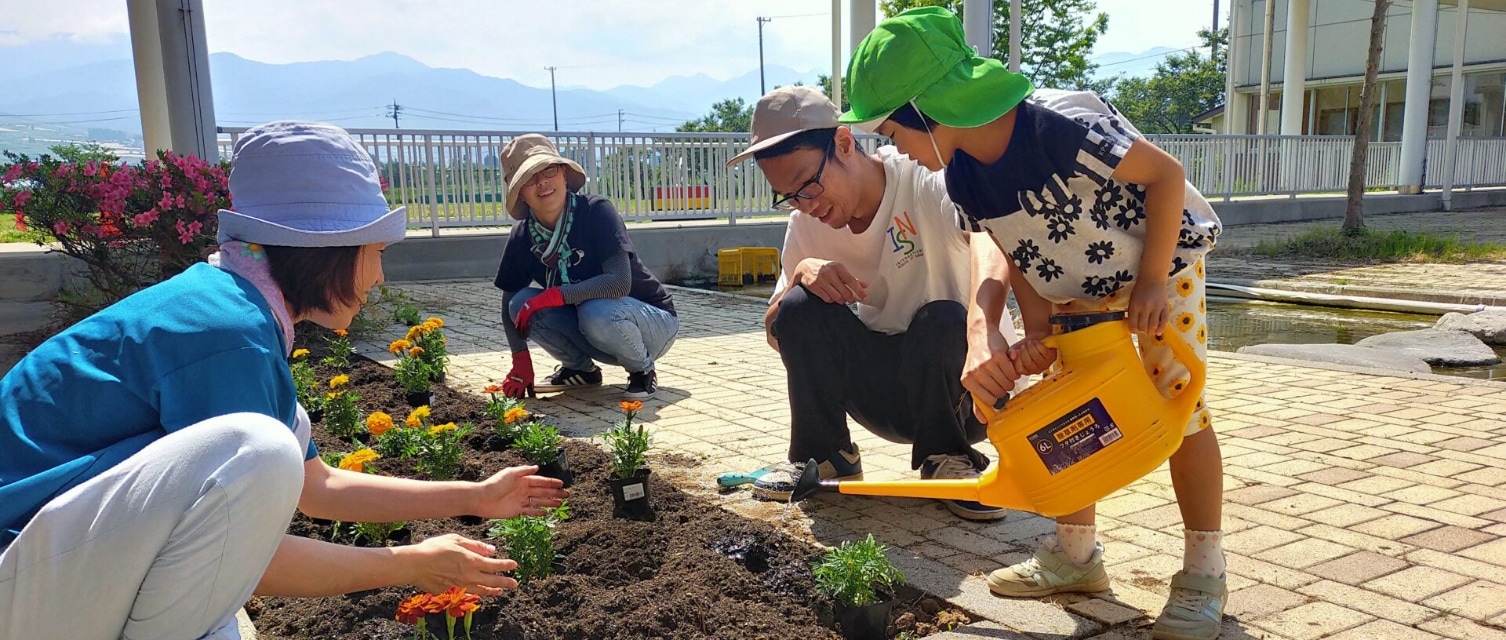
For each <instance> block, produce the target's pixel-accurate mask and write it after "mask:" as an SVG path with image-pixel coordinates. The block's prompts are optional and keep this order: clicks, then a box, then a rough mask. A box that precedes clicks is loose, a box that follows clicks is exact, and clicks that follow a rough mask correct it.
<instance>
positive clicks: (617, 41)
mask: <svg viewBox="0 0 1506 640" xmlns="http://www.w3.org/2000/svg"><path fill="white" fill-rule="evenodd" d="M848 1H849V2H850V1H851V0H848ZM1230 1H1232V0H1224V1H1223V4H1222V5H1221V6H1220V11H1221V12H1223V13H1224V14H1225V15H1227V6H1228V3H1229V2H1230ZM204 4H205V14H206V15H205V19H206V25H207V26H206V31H207V34H206V35H207V37H208V40H209V48H210V50H211V51H216V52H217V51H229V52H232V53H235V54H237V55H240V56H242V57H245V58H249V59H252V60H257V61H261V62H272V63H285V62H298V61H308V60H350V59H354V58H359V57H361V56H365V55H369V54H373V53H379V52H382V51H395V52H397V53H401V54H404V55H407V56H410V57H412V58H415V59H417V60H419V61H421V62H424V63H425V64H428V65H430V66H436V67H462V68H469V69H472V70H475V71H477V72H479V73H482V74H486V75H491V76H499V77H508V78H513V79H515V80H517V81H519V82H522V83H524V84H529V85H534V86H547V85H548V83H549V74H548V72H546V71H545V70H544V67H546V66H555V67H558V68H559V70H558V71H557V73H558V75H559V78H558V81H559V83H560V84H561V85H562V86H564V85H585V86H589V87H592V88H609V87H612V86H616V85H620V84H636V85H650V84H653V83H655V82H658V81H659V80H662V79H664V78H665V77H668V76H672V75H690V74H695V73H704V74H707V75H709V76H712V77H715V78H719V79H725V78H729V77H732V76H736V75H741V74H743V73H746V72H748V71H750V70H753V69H756V68H757V67H758V23H757V22H756V20H755V17H757V16H773V17H774V21H773V22H771V23H769V24H766V25H764V55H765V60H766V61H767V62H768V63H769V64H779V65H784V66H787V67H790V68H793V69H796V70H801V71H804V70H807V69H820V70H821V71H823V72H824V71H825V70H827V69H829V68H830V66H831V19H830V15H829V11H830V7H831V5H830V3H829V2H824V1H822V0H756V1H755V0H690V1H688V2H687V1H685V0H554V1H552V2H551V1H544V2H539V1H530V2H517V1H515V0H500V1H499V0H443V1H438V0H433V1H420V0H255V1H250V0H205V2H204ZM1151 4H1154V6H1155V10H1153V11H1151V10H1147V8H1148V5H1151ZM39 6H40V3H37V2H34V1H33V0H0V46H6V45H15V44H20V43H27V42H35V41H38V40H43V39H49V38H58V37H67V38H71V39H74V40H75V41H81V42H100V41H106V42H108V41H110V40H112V39H115V40H117V41H118V39H120V38H124V37H127V34H128V30H127V15H126V3H125V2H124V1H123V0H55V1H53V2H48V3H47V4H46V8H45V9H42V8H39ZM846 6H847V5H846V4H845V3H844V9H843V12H844V16H843V18H844V28H843V31H844V33H845V31H846V25H845V19H846V17H847V15H846V13H847V9H846ZM1098 6H1099V9H1100V10H1101V11H1104V12H1106V13H1108V14H1109V31H1108V33H1107V35H1106V36H1105V37H1104V38H1103V39H1102V40H1100V41H1099V47H1098V51H1097V52H1096V53H1100V54H1101V53H1108V52H1115V51H1122V52H1139V51H1144V50H1146V49H1149V48H1151V47H1155V46H1166V47H1186V46H1192V45H1194V44H1196V43H1197V38H1196V32H1197V30H1198V29H1200V28H1204V27H1206V26H1208V23H1209V22H1210V21H1211V19H1212V14H1213V7H1212V2H1211V0H1154V1H1153V2H1150V1H1148V0H1098ZM812 14H815V15H812ZM844 37H845V35H844ZM844 64H845V59H844Z"/></svg>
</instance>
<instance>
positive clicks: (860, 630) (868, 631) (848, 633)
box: [837, 594, 894, 640]
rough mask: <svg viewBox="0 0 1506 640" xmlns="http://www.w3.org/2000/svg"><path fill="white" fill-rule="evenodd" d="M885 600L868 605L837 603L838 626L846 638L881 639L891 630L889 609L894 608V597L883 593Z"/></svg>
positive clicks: (847, 639) (860, 639)
mask: <svg viewBox="0 0 1506 640" xmlns="http://www.w3.org/2000/svg"><path fill="white" fill-rule="evenodd" d="M883 597H884V600H883V601H881V602H878V603H876V604H870V605H868V606H866V607H849V606H847V605H844V604H842V603H840V602H838V603H837V626H838V627H840V628H841V630H842V637H843V638H846V640H881V639H882V638H886V637H888V636H887V632H888V631H889V611H890V609H892V608H894V597H893V596H890V595H888V594H884V595H883Z"/></svg>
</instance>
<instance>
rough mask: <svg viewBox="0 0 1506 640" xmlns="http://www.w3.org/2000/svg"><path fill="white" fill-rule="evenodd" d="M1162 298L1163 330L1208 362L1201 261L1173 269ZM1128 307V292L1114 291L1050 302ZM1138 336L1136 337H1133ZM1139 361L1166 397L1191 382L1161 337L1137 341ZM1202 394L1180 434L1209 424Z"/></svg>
mask: <svg viewBox="0 0 1506 640" xmlns="http://www.w3.org/2000/svg"><path fill="white" fill-rule="evenodd" d="M1166 287H1167V291H1166V297H1167V298H1168V301H1169V302H1170V303H1171V321H1170V323H1169V326H1168V328H1167V330H1169V331H1172V330H1174V331H1177V332H1179V333H1180V334H1181V336H1182V339H1183V340H1186V341H1187V344H1189V345H1192V350H1193V351H1195V352H1197V356H1198V357H1199V358H1201V359H1202V360H1203V363H1204V364H1207V362H1208V298H1207V294H1206V283H1205V278H1204V270H1203V261H1202V260H1198V261H1197V263H1196V264H1194V265H1192V266H1191V267H1188V268H1186V269H1183V270H1181V271H1179V272H1177V273H1176V274H1175V275H1173V276H1171V278H1169V279H1168V280H1167V284H1166ZM1128 306H1129V291H1128V290H1125V291H1123V292H1121V293H1115V294H1113V295H1110V296H1109V297H1107V298H1103V299H1102V300H1074V301H1071V302H1066V303H1063V304H1055V305H1052V309H1051V312H1052V313H1094V312H1100V311H1122V310H1124V309H1125V308H1127V307H1128ZM1137 339H1138V338H1137ZM1139 344H1140V360H1141V361H1142V362H1144V363H1145V370H1146V372H1147V373H1149V374H1150V377H1151V379H1153V380H1155V381H1156V387H1157V388H1158V389H1160V390H1161V393H1164V394H1166V395H1167V396H1174V395H1176V394H1177V393H1179V392H1180V391H1181V390H1182V388H1183V387H1185V386H1187V384H1188V383H1189V382H1191V381H1192V374H1190V373H1188V372H1187V367H1184V366H1182V363H1180V362H1177V360H1176V357H1175V356H1174V355H1172V352H1171V347H1168V346H1166V343H1165V342H1163V341H1161V340H1140V341H1139ZM1206 398H1207V396H1206V394H1205V395H1204V396H1203V397H1202V398H1199V399H1198V403H1197V410H1196V411H1194V412H1192V419H1191V420H1190V421H1188V423H1187V428H1186V429H1185V430H1183V432H1182V435H1184V436H1190V435H1193V434H1195V433H1197V432H1199V431H1202V430H1203V429H1207V428H1208V427H1209V426H1210V425H1212V424H1213V423H1212V419H1211V417H1210V416H1209V415H1208V407H1207V405H1206V401H1205V400H1206Z"/></svg>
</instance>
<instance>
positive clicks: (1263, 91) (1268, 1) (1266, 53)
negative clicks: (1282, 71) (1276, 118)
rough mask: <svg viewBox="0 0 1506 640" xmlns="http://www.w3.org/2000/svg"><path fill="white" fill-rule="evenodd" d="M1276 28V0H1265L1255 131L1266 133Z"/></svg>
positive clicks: (1261, 133)
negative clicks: (1272, 45) (1257, 117)
mask: <svg viewBox="0 0 1506 640" xmlns="http://www.w3.org/2000/svg"><path fill="white" fill-rule="evenodd" d="M1275 29H1276V0H1265V28H1264V29H1262V30H1261V33H1262V36H1263V40H1262V43H1261V46H1260V108H1259V110H1258V111H1256V114H1257V115H1258V116H1259V118H1260V119H1259V121H1257V122H1256V123H1255V133H1258V134H1260V135H1265V134H1266V129H1267V128H1268V126H1269V121H1270V116H1269V115H1267V114H1268V113H1269V112H1270V108H1271V42H1272V40H1273V39H1274V38H1275V37H1276V35H1275V34H1274V33H1272V31H1274V30H1275Z"/></svg>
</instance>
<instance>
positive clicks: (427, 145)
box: [424, 134, 439, 238]
mask: <svg viewBox="0 0 1506 640" xmlns="http://www.w3.org/2000/svg"><path fill="white" fill-rule="evenodd" d="M424 159H425V162H424V167H425V169H426V173H427V174H428V180H427V181H426V182H427V183H428V194H427V195H428V198H429V227H430V229H432V231H433V234H434V237H436V238H438V237H439V190H437V189H435V188H434V138H433V137H431V136H430V135H428V134H424Z"/></svg>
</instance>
